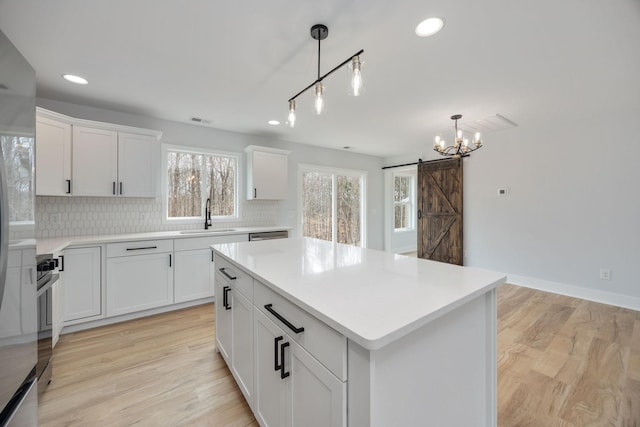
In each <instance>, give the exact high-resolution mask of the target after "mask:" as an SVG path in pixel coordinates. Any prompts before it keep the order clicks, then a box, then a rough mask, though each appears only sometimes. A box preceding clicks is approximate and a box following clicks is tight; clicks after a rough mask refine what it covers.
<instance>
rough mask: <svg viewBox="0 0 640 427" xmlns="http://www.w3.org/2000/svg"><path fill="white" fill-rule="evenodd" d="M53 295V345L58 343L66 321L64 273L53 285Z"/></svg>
mask: <svg viewBox="0 0 640 427" xmlns="http://www.w3.org/2000/svg"><path fill="white" fill-rule="evenodd" d="M51 296H52V299H53V302H52V304H51V335H52V340H53V346H54V347H55V346H56V344H57V343H58V338H59V337H60V333H61V332H62V326H63V322H64V313H65V308H64V298H65V296H64V283H63V282H62V274H61V275H60V277H59V278H58V281H57V282H56V283H54V284H53V286H51Z"/></svg>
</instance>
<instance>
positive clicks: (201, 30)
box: [0, 0, 640, 157]
mask: <svg viewBox="0 0 640 427" xmlns="http://www.w3.org/2000/svg"><path fill="white" fill-rule="evenodd" d="M430 16H440V17H444V18H445V20H446V24H445V27H444V29H443V30H442V31H441V32H440V33H438V34H437V35H435V36H433V37H430V38H418V37H417V36H415V34H414V28H415V26H416V25H417V24H418V22H419V21H421V20H422V19H424V18H427V17H430ZM316 23H323V24H325V25H327V26H328V27H329V37H328V38H327V39H326V40H324V41H323V42H322V71H321V72H322V73H325V72H326V71H329V70H330V69H331V68H333V67H334V66H335V65H337V64H338V63H340V62H342V61H343V60H344V59H346V58H348V57H349V56H351V55H352V54H353V53H355V52H356V51H358V50H359V49H361V48H362V49H364V50H365V52H364V54H363V56H362V58H363V60H364V63H365V64H364V69H363V75H364V78H365V85H366V87H365V89H366V93H365V94H364V95H363V96H361V97H357V98H353V97H349V96H348V95H347V81H348V79H347V71H346V67H345V68H343V69H341V70H339V71H338V72H336V73H334V74H333V75H332V76H330V77H328V78H327V79H326V80H325V87H326V94H325V99H326V103H327V111H326V113H325V114H323V115H322V116H316V115H315V114H314V113H313V112H312V93H311V91H310V92H307V93H306V94H304V95H302V96H300V97H299V98H298V114H297V116H298V120H297V123H296V127H295V128H294V129H290V128H288V127H286V126H285V125H281V126H279V127H272V126H269V125H268V124H267V120H269V119H278V120H280V121H281V122H283V123H284V122H285V120H286V115H287V100H288V99H289V98H290V97H291V96H293V95H294V94H296V93H297V92H298V91H300V90H301V89H303V88H304V87H305V86H307V85H308V84H310V83H311V82H313V81H314V80H315V77H316V73H317V62H316V55H317V44H316V43H317V42H315V41H314V40H313V39H312V38H311V37H310V35H309V29H310V27H311V25H313V24H316ZM0 29H1V30H2V31H3V32H4V33H5V34H6V35H7V36H8V37H9V39H10V40H12V41H13V43H14V44H15V45H16V46H17V47H18V49H19V50H20V51H21V52H22V53H23V55H24V56H25V57H26V58H27V60H28V61H29V62H30V63H31V64H32V65H33V67H34V68H35V69H36V73H37V79H38V87H37V88H38V96H40V97H44V98H52V99H57V100H62V101H68V102H74V103H79V104H83V105H92V106H96V107H103V108H109V109H116V110H120V111H124V112H130V113H136V114H143V115H148V116H153V117H158V118H162V119H168V120H174V121H179V122H189V121H190V118H191V117H193V116H195V117H200V118H204V119H208V120H211V121H212V123H211V124H210V125H209V126H211V127H215V128H219V129H225V130H231V131H238V132H244V133H252V134H259V135H272V136H274V137H277V138H279V139H283V140H288V141H293V142H300V143H304V144H312V145H319V146H325V147H330V148H341V147H343V146H351V147H352V150H353V151H355V152H360V153H366V154H372V155H376V156H381V157H393V156H398V155H402V154H406V153H412V154H423V153H429V152H431V151H432V150H431V147H432V136H433V135H434V134H435V133H437V132H447V131H449V129H450V128H451V121H450V119H449V116H450V115H452V114H455V113H460V114H463V115H464V118H463V120H462V121H463V122H464V121H465V120H468V121H475V120H479V119H483V118H485V117H488V116H493V115H495V114H500V115H502V116H505V117H506V118H508V119H509V120H512V121H514V122H515V123H517V124H518V125H519V126H527V127H532V126H538V125H539V124H541V123H544V122H547V121H555V120H564V119H566V118H567V117H572V118H575V117H577V118H582V117H585V118H590V117H593V118H597V117H598V116H599V115H600V114H602V113H603V112H604V111H607V112H611V111H617V110H628V109H638V108H640V1H638V0H608V1H603V0H536V1H525V0H480V1H479V0H455V1H454V0H431V1H424V0H398V1H389V0H322V1H313V2H311V1H307V0H269V1H265V0H242V1H235V2H234V1H222V0H188V1H178V0H109V1H86V0H56V1H50V0H0ZM64 73H73V74H78V75H81V76H84V77H86V78H87V79H88V80H89V85H87V86H78V85H73V84H70V83H67V82H66V81H64V80H62V78H61V77H60V76H61V75H62V74H64ZM1 81H2V78H1V76H0V82H1ZM489 141H490V135H485V142H486V143H488V142H489Z"/></svg>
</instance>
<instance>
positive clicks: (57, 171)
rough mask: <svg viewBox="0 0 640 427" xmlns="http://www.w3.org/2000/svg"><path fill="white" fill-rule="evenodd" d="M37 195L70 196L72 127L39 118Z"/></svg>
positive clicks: (37, 125)
mask: <svg viewBox="0 0 640 427" xmlns="http://www.w3.org/2000/svg"><path fill="white" fill-rule="evenodd" d="M36 194H37V195H38V196H69V195H70V194H71V125H68V124H66V123H61V122H57V121H55V120H51V119H48V118H45V117H36Z"/></svg>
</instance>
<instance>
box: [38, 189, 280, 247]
mask: <svg viewBox="0 0 640 427" xmlns="http://www.w3.org/2000/svg"><path fill="white" fill-rule="evenodd" d="M279 204H280V202H279V201H272V200H268V201H265V200H251V201H246V200H242V201H240V215H241V218H240V219H239V220H238V221H228V222H217V221H214V222H213V226H212V228H229V227H261V226H270V225H277V221H278V215H279V209H280V205H279ZM162 210H163V209H162V199H161V198H155V199H150V198H124V197H122V198H117V197H114V198H111V197H45V196H38V197H36V212H35V214H36V224H37V229H36V238H39V239H46V238H51V237H63V236H87V235H110V234H123V233H145V232H153V231H175V230H190V229H198V228H202V227H203V224H201V223H197V224H166V223H163V221H162V217H163V212H162Z"/></svg>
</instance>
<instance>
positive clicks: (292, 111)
mask: <svg viewBox="0 0 640 427" xmlns="http://www.w3.org/2000/svg"><path fill="white" fill-rule="evenodd" d="M287 122H288V123H289V127H294V126H295V125H296V100H295V99H292V100H291V101H289V116H288V117H287Z"/></svg>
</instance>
